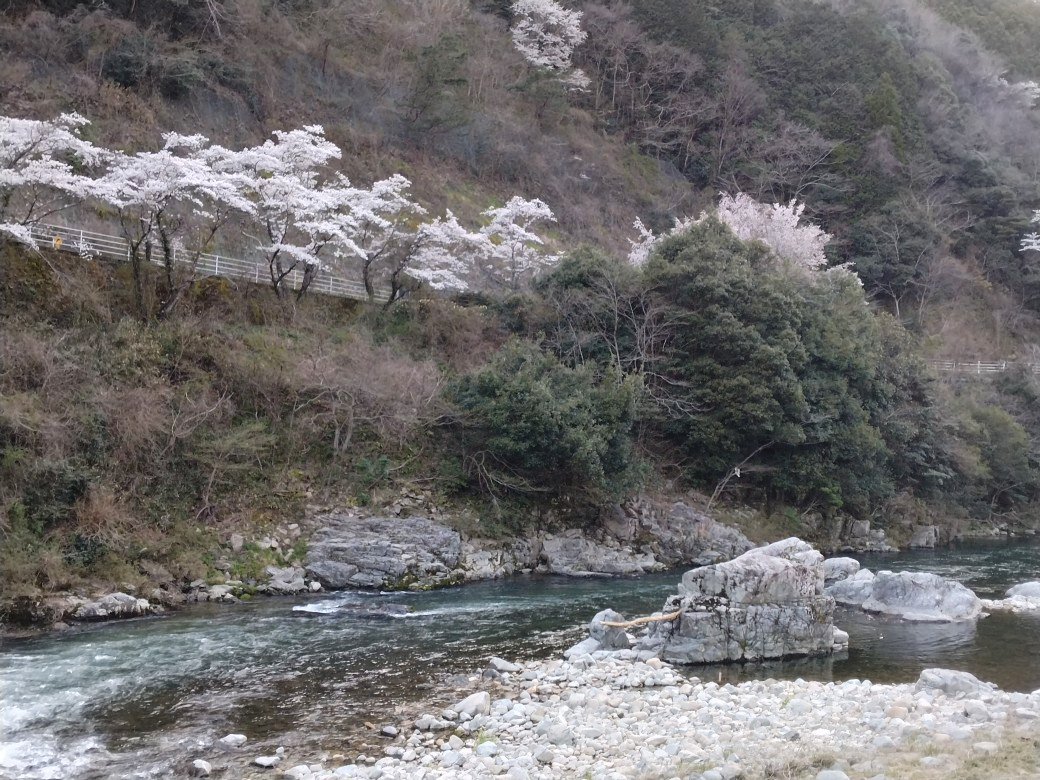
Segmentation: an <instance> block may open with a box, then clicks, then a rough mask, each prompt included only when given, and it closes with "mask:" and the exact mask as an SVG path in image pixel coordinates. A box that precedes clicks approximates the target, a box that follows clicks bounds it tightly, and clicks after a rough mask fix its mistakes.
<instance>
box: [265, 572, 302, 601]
mask: <svg viewBox="0 0 1040 780" xmlns="http://www.w3.org/2000/svg"><path fill="white" fill-rule="evenodd" d="M267 574H268V576H269V577H270V578H271V581H270V582H269V583H268V584H267V588H268V590H269V591H270V592H271V593H281V594H285V595H291V594H293V593H302V592H303V591H305V590H307V583H306V582H304V579H303V575H304V571H303V569H301V568H299V567H298V566H286V567H285V568H279V567H278V566H268V567H267Z"/></svg>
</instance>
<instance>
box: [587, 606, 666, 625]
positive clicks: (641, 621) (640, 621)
mask: <svg viewBox="0 0 1040 780" xmlns="http://www.w3.org/2000/svg"><path fill="white" fill-rule="evenodd" d="M681 614H682V610H681V609H680V610H678V611H676V612H669V613H668V614H667V615H651V616H650V617H641V618H636V619H635V620H626V621H624V622H623V623H621V622H616V621H611V622H607V621H603V625H605V626H606V627H607V628H632V627H633V626H645V625H646V624H647V623H668V622H671V621H672V620H678V619H679V615H681Z"/></svg>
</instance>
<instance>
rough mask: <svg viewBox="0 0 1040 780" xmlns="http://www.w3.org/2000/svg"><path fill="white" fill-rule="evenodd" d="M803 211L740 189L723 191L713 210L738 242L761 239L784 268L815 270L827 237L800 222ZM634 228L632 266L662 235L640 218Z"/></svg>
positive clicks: (687, 221)
mask: <svg viewBox="0 0 1040 780" xmlns="http://www.w3.org/2000/svg"><path fill="white" fill-rule="evenodd" d="M803 211H805V205H804V204H801V203H797V202H796V201H794V200H792V201H791V202H790V203H788V204H787V205H783V204H781V203H773V204H768V203H759V202H758V201H756V200H755V199H754V198H752V197H750V196H749V195H746V194H745V193H743V192H740V193H737V194H736V195H735V196H731V195H727V194H723V196H722V198H721V199H720V200H719V205H718V208H717V210H716V212H715V213H716V216H717V217H718V219H719V221H720V222H722V223H724V224H725V225H726V226H727V227H729V229H730V230H732V231H733V234H734V235H735V236H736V237H737V238H739V239H741V240H742V241H761V242H762V243H764V244H765V245H766V246H768V247H769V249H770V250H771V251H772V253H773V255H774V256H775V257H776V258H777V259H779V260H780V261H781V262H782V263H783V264H784V265H785V266H787V267H788V268H791V269H795V270H799V271H819V270H821V269H823V268H824V267H825V266H826V265H827V257H826V255H824V252H823V248H824V247H825V246H826V245H827V242H829V241H830V240H831V236H830V235H829V234H828V233H825V232H824V231H823V229H822V228H820V227H819V226H818V225H814V224H812V223H811V222H806V223H801V217H802V212H803ZM706 216H707V215H706V214H701V216H700V217H698V218H697V219H693V218H692V217H686V218H684V219H681V220H680V219H677V220H676V221H675V227H673V228H672V229H671V230H670V231H669V232H668V233H667V234H665V235H667V236H672V235H676V234H679V233H682V232H683V231H685V230H686V229H687V228H688V227H689V226H690V225H693V224H696V223H698V222H700V221H701V220H702V219H704V218H705V217H706ZM634 227H635V229H636V233H637V235H638V237H637V238H636V239H634V240H633V239H629V243H630V244H631V245H632V249H631V251H630V252H629V255H628V260H629V262H630V263H632V264H633V265H635V266H641V265H642V264H643V263H645V262H646V260H647V258H648V257H649V256H650V252H651V251H652V250H653V247H654V245H655V244H656V243H657V242H658V241H660V240H661V239H662V238H663V237H664V236H657V235H655V234H654V233H653V231H651V230H650V229H649V228H647V227H646V226H645V225H644V224H643V222H642V220H640V219H636V221H635V223H634Z"/></svg>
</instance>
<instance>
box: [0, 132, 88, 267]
mask: <svg viewBox="0 0 1040 780" xmlns="http://www.w3.org/2000/svg"><path fill="white" fill-rule="evenodd" d="M89 124H90V122H89V121H88V120H86V119H85V118H83V117H82V116H80V115H79V114H61V115H60V116H58V117H57V118H56V119H53V120H36V119H17V118H12V117H7V116H0V235H7V236H10V237H13V238H15V239H17V240H19V241H22V242H24V243H26V244H29V245H30V246H32V247H35V246H36V243H35V241H34V240H33V237H32V229H33V227H34V226H35V225H37V224H39V223H40V222H42V221H43V220H45V219H47V218H48V217H51V216H53V215H54V214H56V213H58V212H60V211H62V210H64V209H66V208H69V207H70V206H72V205H74V204H76V203H79V202H81V201H82V200H84V199H86V198H88V197H92V196H95V195H98V194H100V189H99V184H98V182H97V180H96V179H95V178H94V177H93V176H91V175H89V172H90V171H91V170H92V169H97V168H98V167H99V166H101V165H102V164H103V163H104V162H105V161H106V160H107V159H108V153H107V152H106V151H105V150H103V149H101V148H99V147H97V146H94V145H93V144H91V143H90V142H88V141H86V140H84V139H83V138H82V137H81V135H80V133H81V130H82V129H83V128H84V127H85V126H87V125H89Z"/></svg>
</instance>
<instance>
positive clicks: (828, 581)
mask: <svg viewBox="0 0 1040 780" xmlns="http://www.w3.org/2000/svg"><path fill="white" fill-rule="evenodd" d="M858 571H859V561H857V560H856V559H855V558H828V559H827V560H825V561H824V562H823V584H824V587H829V586H831V585H833V584H834V583H836V582H839V581H841V580H847V579H848V578H849V577H851V576H852V575H854V574H855V573H856V572H858Z"/></svg>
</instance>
